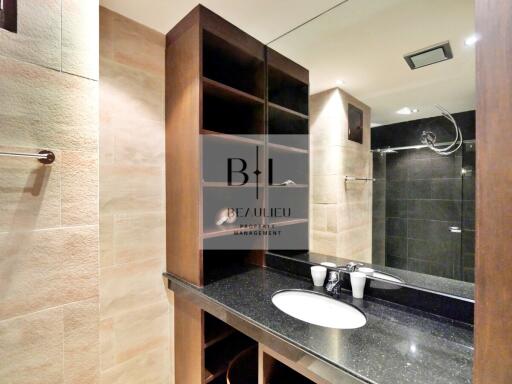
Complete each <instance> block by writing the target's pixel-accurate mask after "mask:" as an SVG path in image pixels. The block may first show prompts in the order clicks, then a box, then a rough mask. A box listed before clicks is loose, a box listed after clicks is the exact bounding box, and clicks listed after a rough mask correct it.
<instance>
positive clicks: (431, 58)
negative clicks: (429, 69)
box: [404, 41, 453, 69]
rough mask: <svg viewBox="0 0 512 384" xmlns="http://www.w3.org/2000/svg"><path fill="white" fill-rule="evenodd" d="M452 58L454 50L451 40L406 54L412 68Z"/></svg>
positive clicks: (405, 57) (406, 59)
mask: <svg viewBox="0 0 512 384" xmlns="http://www.w3.org/2000/svg"><path fill="white" fill-rule="evenodd" d="M451 58H453V52H452V47H450V42H449V41H445V42H443V43H438V44H435V45H432V46H430V47H427V48H423V49H420V50H418V51H415V52H411V53H408V54H407V55H405V56H404V59H405V61H406V62H407V64H408V65H409V67H410V68H411V69H418V68H421V67H426V66H427V65H432V64H435V63H440V62H441V61H446V60H450V59H451Z"/></svg>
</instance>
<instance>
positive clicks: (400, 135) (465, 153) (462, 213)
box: [372, 111, 475, 281]
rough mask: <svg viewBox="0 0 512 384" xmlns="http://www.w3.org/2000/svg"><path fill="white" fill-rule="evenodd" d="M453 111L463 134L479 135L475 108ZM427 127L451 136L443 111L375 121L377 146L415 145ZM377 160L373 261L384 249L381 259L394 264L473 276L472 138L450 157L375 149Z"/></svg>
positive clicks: (459, 276) (453, 275)
mask: <svg viewBox="0 0 512 384" xmlns="http://www.w3.org/2000/svg"><path fill="white" fill-rule="evenodd" d="M455 118H456V119H457V122H458V124H459V125H460V126H461V128H462V129H463V132H464V139H472V138H474V129H475V125H474V111H470V112H464V113H459V114H456V115H455ZM426 128H428V129H431V130H433V131H435V132H436V134H437V135H438V140H439V138H440V140H441V141H446V140H449V137H450V136H449V128H450V126H449V125H446V124H445V123H444V122H443V118H432V119H422V120H416V121H411V122H407V123H400V124H393V125H388V126H382V127H378V128H373V129H372V148H386V147H395V146H407V145H417V144H419V137H420V133H421V131H423V130H424V129H426ZM373 160H374V178H375V179H376V181H375V185H374V193H373V209H374V212H373V213H374V223H373V237H374V240H373V258H374V259H373V262H374V263H375V264H378V263H381V262H380V260H382V257H383V256H382V254H383V253H384V262H383V263H382V264H384V265H387V266H390V267H395V268H401V269H407V270H411V271H415V272H421V273H428V274H432V275H437V276H443V277H448V278H453V279H459V280H465V281H474V242H475V230H474V223H475V213H474V212H475V201H474V200H475V174H474V172H475V147H474V144H464V145H463V147H462V148H461V149H460V150H459V151H457V152H456V153H455V154H453V155H450V156H441V155H438V154H436V153H434V152H432V151H431V150H429V149H411V150H405V151H399V152H397V153H387V154H379V153H374V157H373ZM383 168H384V169H383ZM463 169H464V172H463V171H462V170H463ZM383 192H384V196H382V193H383ZM383 200H384V201H383ZM383 214H384V216H385V220H384V221H383V220H382V216H383ZM451 226H456V227H462V233H453V232H450V230H449V227H451ZM383 237H384V240H383V239H382V238H383ZM383 247H384V250H383V249H382V248H383Z"/></svg>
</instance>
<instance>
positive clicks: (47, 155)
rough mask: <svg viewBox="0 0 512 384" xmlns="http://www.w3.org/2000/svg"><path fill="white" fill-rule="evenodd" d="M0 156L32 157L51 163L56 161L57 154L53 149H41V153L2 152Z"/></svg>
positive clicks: (44, 162)
mask: <svg viewBox="0 0 512 384" xmlns="http://www.w3.org/2000/svg"><path fill="white" fill-rule="evenodd" d="M0 156H9V157H32V158H34V159H37V160H38V161H39V162H40V163H43V164H51V163H53V162H54V161H55V154H54V153H53V152H52V151H46V150H44V151H40V152H39V153H23V152H0Z"/></svg>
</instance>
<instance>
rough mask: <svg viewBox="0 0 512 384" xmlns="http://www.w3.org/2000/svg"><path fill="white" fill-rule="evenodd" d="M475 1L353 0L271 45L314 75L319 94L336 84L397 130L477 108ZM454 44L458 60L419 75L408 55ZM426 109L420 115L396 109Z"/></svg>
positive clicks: (313, 90)
mask: <svg viewBox="0 0 512 384" xmlns="http://www.w3.org/2000/svg"><path fill="white" fill-rule="evenodd" d="M473 32H474V9H473V0H449V1H448V0H378V1H376V0H350V1H349V2H348V3H346V4H344V5H342V6H340V7H338V8H337V9H335V10H333V11H332V12H330V13H328V14H326V15H324V16H322V17H321V18H319V19H316V20H315V21H313V22H311V23H309V24H307V25H305V26H304V27H302V28H301V29H299V30H297V31H295V32H293V33H292V34H290V35H288V36H286V37H284V38H282V39H280V40H279V41H277V42H275V43H274V44H272V45H271V46H272V47H273V48H275V49H277V50H278V51H280V52H281V53H283V54H285V55H286V56H288V57H290V58H292V59H293V60H295V61H297V62H298V63H300V64H302V65H303V66H305V67H306V68H308V69H309V70H310V81H311V93H312V94H314V93H317V92H320V91H322V90H326V89H330V88H333V87H335V86H336V80H343V81H345V84H344V85H341V86H340V87H341V88H343V89H345V90H346V91H347V92H349V93H351V94H352V95H354V96H355V97H357V98H359V99H360V100H361V101H363V102H364V103H366V104H367V105H369V106H370V107H371V108H372V122H373V123H380V124H389V123H393V122H399V121H407V120H414V119H419V118H423V117H429V116H436V115H439V112H438V111H437V110H435V109H434V104H440V105H442V106H444V107H445V108H447V109H448V110H449V111H450V112H452V113H454V112H461V111H467V110H471V109H474V94H475V64H474V60H475V52H474V46H472V47H468V46H466V45H465V44H464V40H465V38H466V37H468V36H470V35H472V34H473ZM446 40H449V41H450V44H451V47H452V50H453V54H454V58H453V59H452V60H449V61H445V62H442V63H438V64H434V65H431V66H428V67H424V68H419V69H416V70H414V71H412V70H411V69H410V68H409V67H408V65H407V64H406V62H405V60H404V59H403V55H404V54H406V53H410V52H413V51H416V50H418V49H422V48H425V47H428V46H430V45H433V44H436V43H439V42H443V41H446ZM403 107H410V108H411V109H412V108H417V109H419V112H418V113H416V114H412V115H398V114H396V111H397V110H399V109H401V108H403Z"/></svg>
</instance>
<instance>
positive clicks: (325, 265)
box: [320, 261, 336, 268]
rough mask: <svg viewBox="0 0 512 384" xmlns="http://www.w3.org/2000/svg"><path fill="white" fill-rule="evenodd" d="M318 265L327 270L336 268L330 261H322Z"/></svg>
mask: <svg viewBox="0 0 512 384" xmlns="http://www.w3.org/2000/svg"><path fill="white" fill-rule="evenodd" d="M320 265H323V266H324V267H327V268H336V264H334V263H331V262H330V261H324V262H323V263H320Z"/></svg>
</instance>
